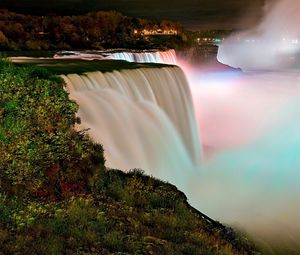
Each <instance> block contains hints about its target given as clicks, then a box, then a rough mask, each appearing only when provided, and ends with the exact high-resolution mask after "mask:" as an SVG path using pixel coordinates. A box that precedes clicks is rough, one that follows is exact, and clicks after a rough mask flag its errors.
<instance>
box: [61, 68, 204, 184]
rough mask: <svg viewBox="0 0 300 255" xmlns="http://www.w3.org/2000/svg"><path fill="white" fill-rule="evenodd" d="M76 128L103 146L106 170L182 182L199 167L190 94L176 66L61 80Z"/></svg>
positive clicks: (71, 76) (96, 74)
mask: <svg viewBox="0 0 300 255" xmlns="http://www.w3.org/2000/svg"><path fill="white" fill-rule="evenodd" d="M62 77H63V78H64V80H65V82H66V84H67V89H68V91H69V92H70V97H71V98H72V99H74V100H75V101H76V102H77V103H78V104H79V112H78V115H79V117H80V118H81V120H82V124H81V127H80V128H90V130H89V134H90V135H91V137H92V138H93V139H94V140H95V141H96V142H100V143H102V144H103V146H104V149H105V155H106V159H107V165H108V166H109V167H111V168H120V169H124V170H128V169H132V168H142V169H144V170H145V171H146V172H147V173H148V174H153V175H154V176H155V177H158V178H162V179H164V180H167V181H172V182H174V183H178V185H179V186H181V185H180V182H181V181H182V182H184V180H186V178H188V176H189V172H190V173H192V172H194V171H195V169H196V167H198V166H199V164H200V162H201V148H200V142H199V137H198V130H197V125H196V120H195V115H194V110H193V103H192V98H191V93H190V90H189V86H188V83H187V80H186V77H185V75H184V73H183V72H182V71H181V69H180V68H178V67H165V68H153V69H152V68H140V69H136V70H122V71H114V72H108V73H101V72H92V73H86V74H85V75H78V74H69V75H63V76H62Z"/></svg>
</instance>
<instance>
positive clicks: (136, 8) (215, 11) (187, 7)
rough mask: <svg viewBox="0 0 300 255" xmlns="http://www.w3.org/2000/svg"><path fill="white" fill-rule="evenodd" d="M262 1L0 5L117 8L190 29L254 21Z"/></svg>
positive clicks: (93, 0)
mask: <svg viewBox="0 0 300 255" xmlns="http://www.w3.org/2000/svg"><path fill="white" fill-rule="evenodd" d="M264 1H265V0H151V1H150V0H0V8H7V9H11V10H15V11H19V12H27V13H28V12H29V13H31V14H48V13H56V14H79V13H85V12H89V11H95V10H117V11H120V12H122V13H124V14H126V15H130V16H135V17H143V18H150V19H172V20H178V21H179V22H181V23H182V24H183V25H184V26H185V27H187V28H189V29H197V28H206V27H208V28H244V27H246V26H249V25H250V24H253V23H254V22H255V21H257V20H258V19H259V17H260V15H261V13H262V6H263V3H264Z"/></svg>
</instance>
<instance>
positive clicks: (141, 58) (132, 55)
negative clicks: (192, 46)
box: [111, 50, 177, 65]
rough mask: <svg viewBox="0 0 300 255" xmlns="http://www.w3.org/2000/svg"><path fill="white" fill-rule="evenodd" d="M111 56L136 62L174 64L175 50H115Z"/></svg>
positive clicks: (175, 62)
mask: <svg viewBox="0 0 300 255" xmlns="http://www.w3.org/2000/svg"><path fill="white" fill-rule="evenodd" d="M111 57H112V58H113V59H116V60H126V61H128V62H138V63H163V64H171V65H176V64H177V59H176V52H175V50H167V51H150V52H147V51H146V52H116V53H112V54H111Z"/></svg>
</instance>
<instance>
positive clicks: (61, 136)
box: [0, 61, 259, 255]
mask: <svg viewBox="0 0 300 255" xmlns="http://www.w3.org/2000/svg"><path fill="white" fill-rule="evenodd" d="M63 85H64V84H63V81H62V80H61V79H60V78H59V77H57V76H53V75H52V73H50V72H49V71H48V70H45V69H40V68H37V67H32V66H30V67H28V66H22V67H16V66H15V65H13V64H11V63H8V62H5V61H2V62H0V151H1V154H0V254H38V255H43V254H45V255H49V254H95V255H96V254H103V255H105V254H159V255H164V254H170V255H176V254H178V255H179V254H187V255H189V254H191V255H194V254H202V255H203V254H207V255H208V254H211V255H215V254H220V255H221V254H222V255H223V254H259V252H257V250H256V248H255V247H254V246H253V245H252V243H251V242H249V241H248V240H247V239H246V238H245V237H243V236H242V235H239V234H236V233H235V232H234V231H233V230H232V229H230V228H228V227H224V226H222V225H221V224H219V223H217V222H215V221H213V220H211V219H209V218H208V217H207V216H205V215H203V214H201V213H200V212H198V211H196V210H195V209H193V208H192V207H191V206H189V205H188V203H187V198H186V197H185V195H184V194H183V193H182V192H180V191H178V190H177V188H176V187H174V186H173V185H171V184H168V183H164V182H162V181H159V180H157V179H154V178H152V177H149V176H145V175H144V174H143V173H142V172H141V171H140V170H133V171H131V172H129V173H123V172H122V171H119V170H112V169H106V168H105V160H104V157H103V150H102V147H101V146H100V145H98V144H94V143H93V142H91V141H90V140H89V138H88V137H87V136H86V135H85V133H84V132H77V131H75V130H74V129H73V126H74V124H75V123H76V122H78V121H79V120H78V119H77V118H76V116H75V113H76V111H77V108H78V107H77V105H76V103H75V102H72V101H70V100H69V98H68V94H67V92H66V91H65V90H64V89H63Z"/></svg>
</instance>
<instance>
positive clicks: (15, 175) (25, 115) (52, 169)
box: [0, 61, 104, 196]
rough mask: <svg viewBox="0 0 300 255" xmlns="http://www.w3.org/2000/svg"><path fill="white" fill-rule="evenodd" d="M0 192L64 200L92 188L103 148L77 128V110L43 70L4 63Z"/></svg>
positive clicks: (0, 96)
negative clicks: (65, 197) (90, 184)
mask: <svg viewBox="0 0 300 255" xmlns="http://www.w3.org/2000/svg"><path fill="white" fill-rule="evenodd" d="M0 67H1V69H0V151H1V152H2V153H1V155H0V190H1V189H2V190H6V191H9V193H14V194H24V191H27V192H28V191H29V192H31V193H37V194H41V193H43V194H44V195H47V196H49V195H54V196H61V195H63V193H72V192H74V191H79V192H83V191H84V190H86V189H88V188H89V187H88V186H89V181H90V179H91V178H92V176H93V175H94V173H95V172H96V171H100V170H103V169H104V157H103V150H102V147H101V146H100V145H98V144H94V143H93V142H91V140H90V139H89V138H88V137H87V136H86V135H85V133H83V132H76V131H75V130H74V129H73V126H74V124H75V123H76V121H77V118H76V116H75V113H76V111H77V109H78V106H77V104H76V103H75V102H73V101H70V99H69V98H68V93H67V92H66V91H65V90H64V88H63V86H64V84H63V81H62V79H60V78H58V77H56V76H53V75H52V74H51V73H49V72H48V71H47V70H45V69H41V68H35V67H15V66H14V65H12V64H11V63H7V62H3V61H2V62H0Z"/></svg>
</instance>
